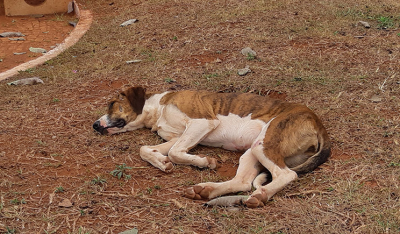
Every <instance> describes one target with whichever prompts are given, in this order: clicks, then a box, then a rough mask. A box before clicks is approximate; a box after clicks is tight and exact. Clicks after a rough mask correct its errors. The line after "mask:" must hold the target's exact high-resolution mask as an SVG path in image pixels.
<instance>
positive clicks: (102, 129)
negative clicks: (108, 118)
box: [93, 119, 126, 135]
mask: <svg viewBox="0 0 400 234" xmlns="http://www.w3.org/2000/svg"><path fill="white" fill-rule="evenodd" d="M125 125H126V121H125V120H124V119H117V120H116V121H112V122H111V124H106V123H105V121H102V119H99V120H97V121H96V122H94V124H93V129H94V130H96V131H97V132H99V133H100V134H102V135H107V134H110V135H111V134H114V133H116V132H119V131H118V130H120V129H122V128H124V127H125Z"/></svg>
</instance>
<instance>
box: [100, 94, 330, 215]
mask: <svg viewBox="0 0 400 234" xmlns="http://www.w3.org/2000/svg"><path fill="white" fill-rule="evenodd" d="M144 127H145V128H150V129H151V130H152V131H157V133H158V135H159V136H161V137H162V138H163V139H164V140H165V141H166V142H165V143H162V144H160V145H155V146H142V147H141V148H140V156H141V158H142V159H143V160H145V161H147V162H149V163H150V164H152V165H153V166H155V167H157V168H159V169H160V170H162V171H165V172H170V171H171V170H172V169H173V164H184V165H193V166H197V167H200V168H210V169H214V168H216V167H217V160H216V159H215V158H210V157H206V156H204V155H193V154H189V153H188V151H189V150H190V149H191V148H193V147H195V146H196V145H197V144H201V145H205V146H212V147H222V148H224V149H227V150H233V151H243V152H244V154H243V155H242V156H241V157H240V160H239V166H238V169H237V172H236V175H235V177H234V178H233V179H231V180H229V181H226V182H221V183H213V182H208V183H200V184H197V185H195V186H192V187H189V188H187V189H186V190H185V192H184V193H185V197H187V198H191V199H196V200H200V199H203V200H209V199H213V198H216V197H219V196H222V195H226V194H231V193H237V192H241V191H250V190H251V189H252V186H254V187H255V191H254V192H253V193H252V194H251V195H250V196H248V197H246V199H245V200H244V201H243V203H244V204H245V205H246V206H247V207H251V208H255V207H260V206H263V205H264V203H265V202H267V201H268V200H269V199H270V198H271V197H272V196H273V195H274V194H276V193H277V192H278V191H280V190H282V189H283V188H284V187H285V186H286V185H288V184H289V183H290V182H292V181H294V180H295V179H297V178H298V174H302V173H307V172H311V171H313V170H314V169H315V168H317V167H318V166H319V165H320V164H322V163H324V162H325V161H326V160H327V159H328V157H329V156H330V153H331V144H330V141H329V136H328V133H327V131H326V129H325V128H324V126H323V125H322V122H321V120H320V119H319V118H318V117H317V115H316V114H315V113H313V112H312V111H311V110H310V109H309V108H307V107H306V106H305V105H302V104H297V103H289V102H284V101H281V100H276V99H272V98H269V97H264V96H260V95H256V94H251V93H212V92H207V91H191V90H183V91H167V92H163V93H146V90H145V89H144V88H142V87H131V88H128V89H126V90H124V91H122V92H120V93H119V94H118V95H117V97H115V98H113V99H112V100H111V101H110V103H109V105H108V113H107V114H105V115H104V116H102V117H101V118H100V119H98V120H97V121H96V122H95V123H94V124H93V128H94V129H95V130H96V131H97V132H99V133H101V134H103V135H111V134H116V133H121V132H126V131H134V130H136V129H139V128H144ZM265 169H267V170H268V171H269V172H270V174H271V175H272V181H271V182H270V183H268V184H266V185H263V183H265V182H266V179H265V175H264V176H260V175H262V172H263V170H265Z"/></svg>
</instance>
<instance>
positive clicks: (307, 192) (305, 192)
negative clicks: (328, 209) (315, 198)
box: [286, 190, 329, 197]
mask: <svg viewBox="0 0 400 234" xmlns="http://www.w3.org/2000/svg"><path fill="white" fill-rule="evenodd" d="M310 193H319V194H328V193H329V192H323V191H319V190H308V191H304V192H300V193H291V194H287V195H286V196H287V197H293V196H299V195H307V194H310Z"/></svg>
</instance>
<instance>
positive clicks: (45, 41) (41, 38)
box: [0, 1, 76, 72]
mask: <svg viewBox="0 0 400 234" xmlns="http://www.w3.org/2000/svg"><path fill="white" fill-rule="evenodd" d="M75 18H76V17H75V15H74V14H73V13H71V14H54V15H44V16H43V17H39V18H36V17H34V16H5V12H4V2H3V1H0V33H3V32H21V33H22V34H24V35H25V37H24V38H25V41H12V40H10V39H9V38H6V37H0V59H2V60H3V61H2V62H0V72H4V71H7V70H9V69H11V68H13V67H15V66H17V65H19V64H22V63H25V62H27V61H30V60H32V59H35V58H37V57H39V56H41V55H42V54H40V53H33V52H30V51H29V48H30V47H39V48H43V49H46V50H47V51H49V50H51V49H52V47H53V46H56V45H57V44H59V43H61V42H63V41H64V39H65V38H66V37H67V36H68V35H69V33H70V32H71V31H72V30H73V27H72V26H71V25H69V24H68V22H69V21H74V20H75ZM53 48H54V47H53ZM21 52H26V54H22V55H14V53H21Z"/></svg>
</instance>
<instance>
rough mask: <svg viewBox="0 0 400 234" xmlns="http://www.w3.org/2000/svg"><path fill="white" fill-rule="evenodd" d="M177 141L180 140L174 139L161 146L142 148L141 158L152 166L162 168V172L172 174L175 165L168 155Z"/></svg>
mask: <svg viewBox="0 0 400 234" xmlns="http://www.w3.org/2000/svg"><path fill="white" fill-rule="evenodd" d="M177 140H178V138H174V139H171V140H170V141H168V142H165V143H163V144H160V145H155V146H147V145H145V146H142V147H141V148H140V157H142V159H143V160H144V161H147V162H149V163H150V164H151V165H153V166H155V167H157V168H160V170H162V171H165V172H170V171H171V170H172V168H173V165H172V163H171V162H170V160H169V158H168V157H167V155H168V152H169V150H170V149H171V147H172V146H173V145H174V144H175V143H176V141H177Z"/></svg>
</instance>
